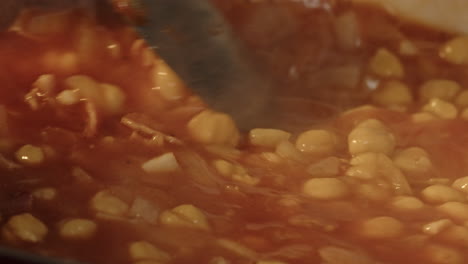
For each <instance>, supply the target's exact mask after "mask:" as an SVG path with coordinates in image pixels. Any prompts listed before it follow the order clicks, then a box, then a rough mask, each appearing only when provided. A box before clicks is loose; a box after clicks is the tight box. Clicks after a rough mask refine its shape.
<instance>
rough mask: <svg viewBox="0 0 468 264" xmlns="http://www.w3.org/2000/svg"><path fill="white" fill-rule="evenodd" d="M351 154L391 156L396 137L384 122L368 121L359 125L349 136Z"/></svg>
mask: <svg viewBox="0 0 468 264" xmlns="http://www.w3.org/2000/svg"><path fill="white" fill-rule="evenodd" d="M348 146H349V152H350V153H351V154H353V155H356V154H360V153H364V152H376V153H384V154H390V153H392V152H393V149H394V148H395V137H394V136H393V134H392V133H390V131H389V130H388V128H387V127H385V126H384V125H383V124H382V122H380V121H379V120H376V119H368V120H366V121H363V122H361V123H360V124H358V125H357V126H356V127H355V128H354V129H353V130H352V131H351V133H349V135H348Z"/></svg>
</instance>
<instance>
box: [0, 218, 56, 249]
mask: <svg viewBox="0 0 468 264" xmlns="http://www.w3.org/2000/svg"><path fill="white" fill-rule="evenodd" d="M47 233H48V229H47V226H46V225H44V224H43V223H42V222H41V220H39V219H37V218H36V217H34V216H33V215H31V214H28V213H26V214H20V215H15V216H13V217H11V218H10V219H9V220H8V222H7V223H6V224H5V226H4V227H3V234H4V235H5V236H6V238H8V239H13V240H21V241H24V242H30V243H38V242H41V241H43V240H44V238H45V236H46V235H47Z"/></svg>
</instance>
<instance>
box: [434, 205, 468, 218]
mask: <svg viewBox="0 0 468 264" xmlns="http://www.w3.org/2000/svg"><path fill="white" fill-rule="evenodd" d="M437 209H438V210H439V211H441V212H442V213H445V214H446V215H447V216H449V217H451V218H452V219H454V220H460V221H468V204H465V203H461V202H446V203H444V204H442V205H439V206H438V207H437Z"/></svg>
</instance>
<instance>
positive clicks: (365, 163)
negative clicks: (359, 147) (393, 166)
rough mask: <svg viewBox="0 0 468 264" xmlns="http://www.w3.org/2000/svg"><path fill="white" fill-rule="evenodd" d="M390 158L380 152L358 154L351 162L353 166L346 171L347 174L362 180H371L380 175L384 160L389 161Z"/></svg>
mask: <svg viewBox="0 0 468 264" xmlns="http://www.w3.org/2000/svg"><path fill="white" fill-rule="evenodd" d="M389 161H390V159H389V158H388V157H387V156H385V155H383V154H378V153H372V152H368V153H363V154H358V155H357V156H355V157H354V158H352V159H351V161H350V162H349V163H350V165H351V167H349V169H348V170H347V171H346V175H347V176H350V177H354V178H358V179H361V180H370V179H373V178H375V177H377V176H378V175H379V171H380V169H379V168H380V165H379V164H381V163H382V162H389Z"/></svg>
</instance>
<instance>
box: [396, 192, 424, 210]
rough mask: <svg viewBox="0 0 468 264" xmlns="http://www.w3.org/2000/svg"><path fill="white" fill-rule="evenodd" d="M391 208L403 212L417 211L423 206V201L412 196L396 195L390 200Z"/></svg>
mask: <svg viewBox="0 0 468 264" xmlns="http://www.w3.org/2000/svg"><path fill="white" fill-rule="evenodd" d="M390 205H391V207H392V208H393V209H395V210H398V211H403V212H409V211H417V210H420V209H422V208H424V203H423V202H422V201H421V200H419V199H418V198H416V197H412V196H396V197H395V198H393V199H392V200H391V201H390Z"/></svg>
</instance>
